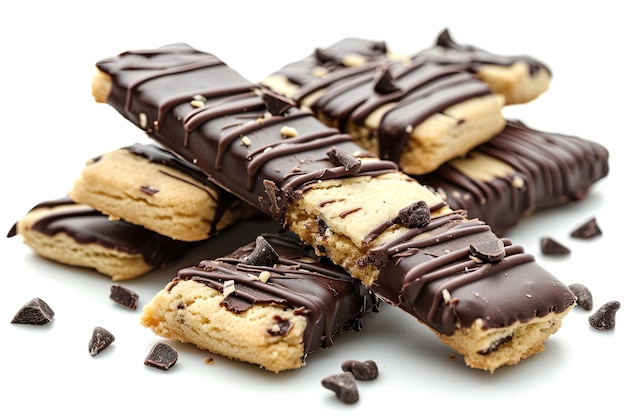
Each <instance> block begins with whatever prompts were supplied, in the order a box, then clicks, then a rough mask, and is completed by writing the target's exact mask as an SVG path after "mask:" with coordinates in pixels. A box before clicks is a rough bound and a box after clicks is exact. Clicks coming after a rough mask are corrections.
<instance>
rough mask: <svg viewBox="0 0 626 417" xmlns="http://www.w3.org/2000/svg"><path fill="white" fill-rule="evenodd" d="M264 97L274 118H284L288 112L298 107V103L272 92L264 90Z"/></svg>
mask: <svg viewBox="0 0 626 417" xmlns="http://www.w3.org/2000/svg"><path fill="white" fill-rule="evenodd" d="M262 97H263V102H264V103H265V107H267V111H269V112H270V114H271V115H272V116H282V115H284V114H285V113H286V112H287V110H289V109H290V108H292V107H295V106H296V103H295V102H293V101H292V100H289V99H288V98H286V97H283V96H281V95H278V94H276V93H274V92H272V91H270V90H264V91H263V95H262Z"/></svg>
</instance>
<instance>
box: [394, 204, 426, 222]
mask: <svg viewBox="0 0 626 417" xmlns="http://www.w3.org/2000/svg"><path fill="white" fill-rule="evenodd" d="M398 220H399V221H400V224H401V225H402V226H404V227H408V228H410V229H413V228H416V227H425V226H427V225H428V223H430V209H429V208H428V204H426V202H425V201H424V200H420V201H416V202H415V203H413V204H411V205H409V206H407V207H405V208H403V209H402V210H400V211H399V212H398Z"/></svg>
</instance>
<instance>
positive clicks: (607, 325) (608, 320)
mask: <svg viewBox="0 0 626 417" xmlns="http://www.w3.org/2000/svg"><path fill="white" fill-rule="evenodd" d="M619 308H620V303H619V301H609V302H608V303H606V304H604V305H603V306H601V307H600V308H599V309H598V311H596V312H595V313H593V314H592V315H591V316H589V324H590V325H591V327H593V328H594V329H598V330H611V329H613V328H615V314H616V313H617V310H619Z"/></svg>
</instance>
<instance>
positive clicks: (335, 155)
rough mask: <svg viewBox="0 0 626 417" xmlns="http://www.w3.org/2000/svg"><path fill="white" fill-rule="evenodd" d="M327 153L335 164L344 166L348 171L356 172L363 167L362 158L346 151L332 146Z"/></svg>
mask: <svg viewBox="0 0 626 417" xmlns="http://www.w3.org/2000/svg"><path fill="white" fill-rule="evenodd" d="M326 155H328V159H330V161H331V162H332V163H333V164H335V165H337V166H343V167H344V168H345V169H346V172H354V173H355V174H356V173H357V172H359V170H360V168H361V160H360V159H359V158H356V157H354V156H352V155H350V154H349V153H347V152H346V151H343V150H340V149H337V148H332V149H331V150H330V151H328V152H327V153H326Z"/></svg>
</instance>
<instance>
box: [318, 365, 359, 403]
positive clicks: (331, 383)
mask: <svg viewBox="0 0 626 417" xmlns="http://www.w3.org/2000/svg"><path fill="white" fill-rule="evenodd" d="M322 385H323V386H324V388H328V389H329V390H331V391H333V392H334V393H335V394H336V395H337V398H339V401H341V402H342V403H345V404H354V403H356V402H357V401H358V400H359V390H358V388H357V385H356V378H355V377H354V375H353V374H352V372H343V373H340V374H336V375H331V376H328V377H326V378H324V379H322Z"/></svg>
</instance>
